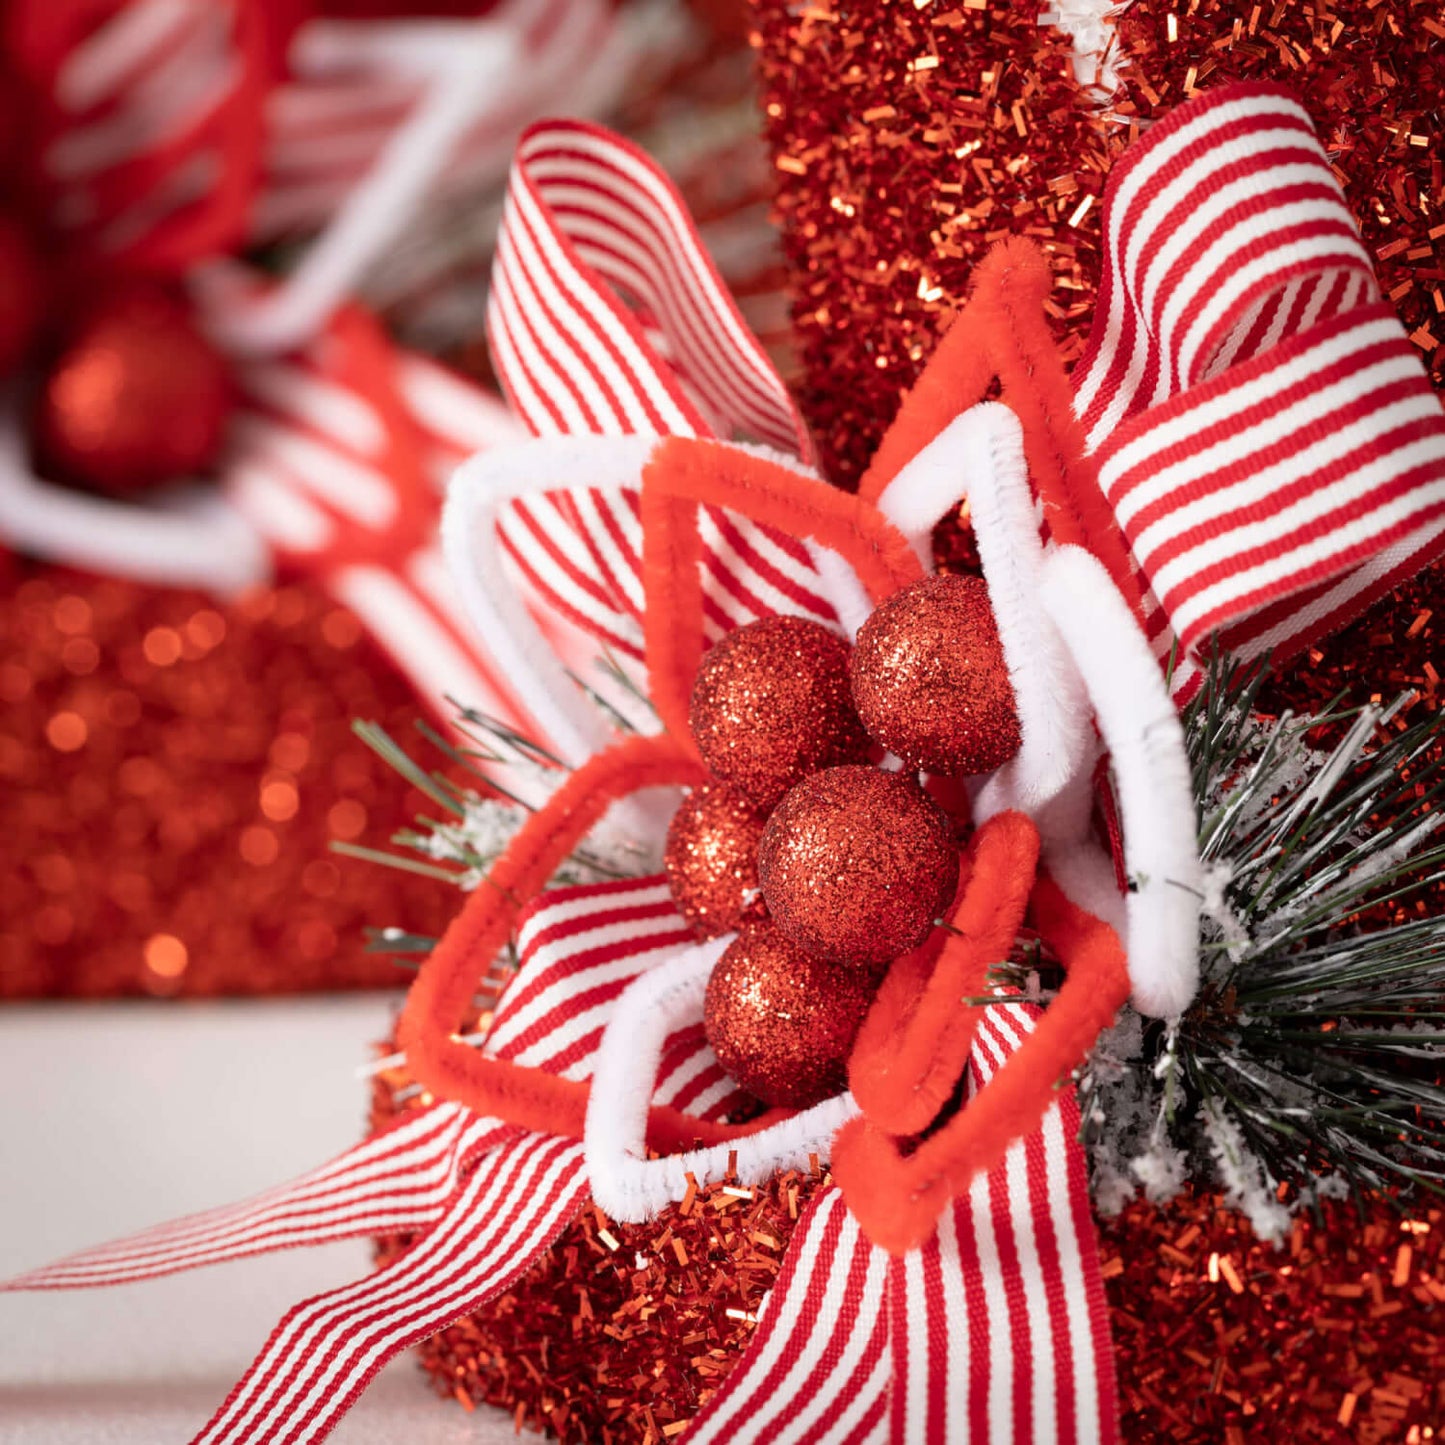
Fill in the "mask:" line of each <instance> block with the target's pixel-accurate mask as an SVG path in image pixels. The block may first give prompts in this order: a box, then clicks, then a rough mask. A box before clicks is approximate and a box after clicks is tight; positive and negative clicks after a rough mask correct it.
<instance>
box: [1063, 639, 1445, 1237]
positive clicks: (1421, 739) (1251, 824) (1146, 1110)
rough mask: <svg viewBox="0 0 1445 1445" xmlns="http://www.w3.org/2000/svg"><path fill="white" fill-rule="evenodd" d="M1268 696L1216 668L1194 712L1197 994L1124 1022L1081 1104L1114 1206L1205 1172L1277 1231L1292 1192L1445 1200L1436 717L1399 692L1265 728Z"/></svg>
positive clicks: (1441, 789)
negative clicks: (1201, 891) (1416, 711)
mask: <svg viewBox="0 0 1445 1445" xmlns="http://www.w3.org/2000/svg"><path fill="white" fill-rule="evenodd" d="M1263 681H1264V672H1263V669H1260V668H1257V667H1256V668H1251V667H1246V666H1244V665H1242V664H1238V663H1232V662H1228V661H1225V660H1222V659H1219V658H1216V659H1215V660H1214V661H1213V662H1212V663H1211V665H1210V667H1209V670H1208V675H1207V679H1206V682H1205V685H1204V686H1203V688H1202V689H1201V691H1200V692H1199V694H1198V695H1197V696H1196V697H1195V698H1194V700H1193V701H1192V702H1191V703H1190V704H1189V705H1188V707H1187V708H1186V709H1185V713H1184V725H1185V731H1186V735H1187V738H1188V743H1189V750H1190V757H1191V761H1192V764H1193V774H1194V791H1195V801H1196V808H1197V815H1198V823H1199V838H1200V852H1201V856H1202V859H1203V861H1204V864H1205V869H1206V900H1205V910H1204V912H1205V918H1204V927H1203V936H1202V939H1201V944H1202V959H1201V962H1202V971H1203V981H1202V985H1201V988H1200V993H1199V996H1198V998H1197V999H1196V1001H1195V1003H1194V1004H1193V1006H1192V1007H1191V1008H1190V1009H1189V1010H1188V1012H1187V1013H1186V1014H1185V1015H1184V1016H1183V1017H1182V1018H1180V1019H1178V1020H1176V1021H1173V1022H1172V1023H1168V1024H1166V1023H1162V1022H1158V1021H1151V1020H1143V1019H1141V1018H1139V1016H1137V1015H1133V1014H1126V1016H1125V1017H1124V1018H1123V1019H1122V1020H1121V1022H1120V1024H1119V1026H1118V1027H1117V1028H1116V1029H1115V1030H1113V1031H1112V1032H1111V1034H1110V1035H1108V1036H1106V1038H1105V1040H1104V1041H1103V1042H1102V1044H1101V1047H1100V1049H1099V1050H1098V1051H1097V1052H1096V1055H1095V1058H1094V1059H1093V1060H1092V1061H1091V1063H1090V1065H1089V1067H1088V1068H1087V1069H1086V1070H1085V1073H1084V1075H1083V1077H1082V1079H1081V1089H1082V1095H1083V1099H1082V1102H1083V1105H1084V1115H1085V1121H1086V1126H1085V1127H1086V1137H1087V1138H1088V1139H1089V1141H1090V1144H1091V1147H1092V1149H1093V1152H1094V1159H1095V1165H1096V1185H1097V1186H1098V1188H1099V1190H1100V1194H1101V1202H1103V1203H1104V1204H1105V1205H1106V1206H1108V1205H1111V1204H1114V1203H1117V1202H1120V1201H1121V1200H1122V1199H1123V1198H1124V1197H1126V1196H1127V1193H1128V1192H1130V1191H1131V1189H1132V1187H1133V1186H1134V1185H1137V1184H1142V1185H1143V1187H1144V1188H1145V1189H1146V1192H1149V1193H1151V1194H1152V1195H1154V1196H1156V1197H1164V1196H1167V1195H1168V1194H1169V1193H1170V1192H1171V1190H1172V1189H1174V1188H1177V1187H1178V1186H1179V1185H1180V1184H1181V1183H1182V1182H1183V1181H1184V1179H1185V1178H1188V1177H1195V1178H1205V1177H1207V1176H1208V1175H1209V1174H1211V1173H1212V1174H1214V1175H1216V1176H1220V1175H1222V1176H1223V1178H1224V1181H1225V1183H1226V1186H1227V1188H1228V1190H1229V1191H1230V1192H1232V1193H1233V1194H1234V1195H1235V1202H1236V1203H1240V1204H1241V1205H1243V1206H1244V1207H1245V1208H1246V1209H1247V1211H1248V1212H1249V1213H1250V1214H1251V1217H1252V1218H1253V1219H1254V1222H1255V1225H1256V1228H1258V1229H1259V1230H1260V1232H1261V1233H1264V1234H1270V1233H1275V1232H1277V1231H1278V1229H1279V1228H1280V1227H1282V1220H1283V1218H1284V1217H1285V1211H1284V1210H1283V1209H1282V1207H1281V1205H1280V1203H1279V1196H1280V1194H1281V1193H1282V1192H1283V1193H1284V1194H1286V1195H1288V1196H1290V1197H1293V1198H1296V1199H1297V1198H1300V1197H1308V1196H1311V1195H1313V1194H1314V1193H1317V1192H1319V1191H1320V1189H1321V1188H1323V1189H1325V1190H1326V1191H1328V1190H1331V1189H1334V1190H1341V1189H1344V1188H1352V1189H1370V1190H1386V1191H1392V1192H1395V1193H1400V1192H1408V1191H1409V1190H1412V1189H1416V1188H1424V1189H1429V1190H1435V1191H1440V1192H1445V1127H1442V1121H1445V1087H1442V1085H1445V917H1441V916H1439V915H1438V914H1431V913H1429V912H1428V911H1426V909H1427V906H1428V905H1427V902H1426V900H1425V898H1424V896H1423V895H1424V894H1425V893H1426V891H1427V890H1429V889H1430V888H1432V887H1434V886H1435V885H1436V884H1437V883H1440V882H1441V881H1442V880H1445V846H1441V845H1439V844H1437V843H1435V842H1434V837H1435V835H1436V829H1437V828H1438V827H1439V825H1440V824H1441V823H1442V822H1445V811H1442V809H1441V799H1442V796H1445V718H1442V717H1441V716H1440V715H1439V714H1434V713H1432V714H1431V715H1429V716H1427V717H1425V718H1423V719H1421V720H1419V721H1417V722H1415V723H1413V724H1407V723H1406V721H1405V719H1404V713H1405V711H1406V709H1407V707H1408V705H1409V703H1410V702H1411V700H1412V699H1411V698H1410V696H1409V695H1405V696H1402V697H1400V698H1397V699H1395V700H1394V701H1393V702H1392V703H1390V704H1389V705H1387V706H1384V707H1381V706H1378V705H1374V704H1372V705H1370V706H1367V707H1365V708H1359V709H1346V708H1343V707H1341V706H1339V705H1338V704H1336V705H1332V706H1331V707H1329V708H1328V709H1327V710H1326V711H1325V712H1323V713H1320V714H1316V715H1314V716H1310V717H1303V718H1299V717H1294V716H1292V715H1290V714H1285V715H1283V716H1281V717H1279V718H1277V719H1274V720H1271V721H1266V720H1264V719H1261V718H1259V717H1257V716H1256V715H1255V713H1254V705H1255V702H1256V700H1257V698H1258V695H1259V690H1260V687H1261V685H1262V683H1263ZM1329 736H1333V737H1335V738H1336V739H1337V741H1335V742H1334V744H1333V746H1332V747H1329V748H1324V747H1322V746H1320V744H1319V739H1321V738H1322V737H1329ZM1280 1186H1285V1188H1284V1190H1283V1191H1281V1189H1280Z"/></svg>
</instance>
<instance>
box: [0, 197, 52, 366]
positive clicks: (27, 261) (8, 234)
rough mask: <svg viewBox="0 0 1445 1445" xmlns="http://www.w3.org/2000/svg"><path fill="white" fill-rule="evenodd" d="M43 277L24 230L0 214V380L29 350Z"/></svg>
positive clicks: (38, 310)
mask: <svg viewBox="0 0 1445 1445" xmlns="http://www.w3.org/2000/svg"><path fill="white" fill-rule="evenodd" d="M42 283H43V278H42V275H41V270H40V263H39V261H37V260H36V257H35V249H34V247H33V246H32V245H31V244H30V237H29V236H28V235H26V233H25V228H24V227H23V226H21V225H20V223H19V222H18V221H16V220H15V219H14V218H13V217H11V216H6V215H0V377H6V376H9V375H10V373H11V372H12V371H14V370H15V368H16V366H17V365H18V364H19V363H20V360H21V358H22V357H23V356H24V355H25V353H26V352H27V351H28V350H29V349H30V343H31V341H32V340H33V339H34V336H35V329H36V327H37V326H38V325H39V324H40V314H41V310H42V307H43V304H44V303H43V301H42V291H41V288H42Z"/></svg>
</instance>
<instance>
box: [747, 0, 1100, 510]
mask: <svg viewBox="0 0 1445 1445" xmlns="http://www.w3.org/2000/svg"><path fill="white" fill-rule="evenodd" d="M1034 14H1035V7H1032V6H1027V5H1016V4H1013V3H1012V0H978V3H975V0H968V3H966V4H965V3H962V0H960V3H958V4H953V3H950V0H933V3H931V4H924V5H922V6H920V5H917V4H913V5H880V4H878V3H876V0H839V3H838V4H836V5H830V6H824V5H809V6H804V7H797V6H793V5H790V4H788V3H785V0H754V4H753V17H754V22H755V24H754V32H753V35H752V40H753V44H754V46H755V48H756V50H757V54H758V63H759V71H760V78H761V82H762V101H763V110H764V116H765V122H764V123H765V129H766V134H767V139H768V143H769V146H770V148H771V151H772V155H773V164H774V167H775V170H776V193H775V200H774V208H775V211H776V213H777V216H778V220H779V222H780V224H781V226H782V231H783V243H784V247H785V250H786V252H787V258H788V264H789V270H790V282H791V287H792V292H793V320H794V324H795V327H796V329H797V333H798V341H799V345H800V348H801V352H802V360H803V366H804V371H805V376H804V380H803V384H802V387H801V401H802V405H803V408H804V411H805V414H806V415H807V418H808V421H809V424H810V425H811V426H812V428H813V430H814V433H815V435H816V437H817V440H818V443H819V449H820V452H821V457H822V462H823V466H824V470H825V472H826V473H827V475H828V476H829V477H830V478H832V479H833V480H834V481H836V482H838V483H839V484H840V485H853V484H854V483H856V481H857V478H858V476H859V474H860V473H861V471H862V470H863V467H864V466H865V465H866V463H867V460H868V458H869V457H870V456H871V455H872V453H873V450H874V448H875V447H876V446H877V444H878V441H879V438H880V437H881V436H882V435H883V432H884V431H885V430H886V429H887V426H888V423H889V422H890V421H891V420H892V419H893V415H894V413H895V412H896V410H897V408H898V402H899V399H900V397H901V395H902V393H903V392H904V391H905V390H906V389H907V388H908V387H909V386H911V385H912V384H913V382H914V381H915V380H916V379H917V377H918V375H919V373H920V371H921V370H922V368H923V365H924V362H925V361H926V360H927V358H928V355H929V354H930V352H931V351H932V348H933V344H934V342H935V340H936V339H937V336H938V334H939V331H940V329H941V327H942V326H943V325H944V324H945V323H946V322H947V320H948V319H949V318H950V317H951V316H952V315H953V312H954V311H955V309H956V308H957V307H958V305H959V304H960V303H961V302H962V300H963V298H964V296H965V294H966V291H967V286H968V279H969V276H970V275H971V273H972V270H973V267H974V265H975V264H976V263H977V262H978V261H979V260H981V259H982V257H983V256H984V255H985V254H986V252H987V250H988V248H989V247H990V246H991V245H992V244H993V243H994V242H995V241H997V240H999V239H1000V238H1002V237H1004V236H1007V235H1016V234H1023V235H1029V236H1033V237H1035V238H1036V239H1038V240H1039V241H1040V242H1042V243H1043V245H1044V246H1045V249H1046V250H1047V252H1048V254H1049V255H1050V258H1051V260H1052V263H1053V266H1054V271H1055V277H1056V281H1055V290H1054V295H1053V298H1052V299H1051V302H1050V307H1051V310H1052V312H1053V314H1054V316H1055V320H1056V322H1057V324H1058V327H1059V334H1060V336H1061V338H1062V339H1063V340H1064V341H1065V343H1066V344H1067V345H1068V347H1069V348H1070V354H1073V355H1076V354H1077V353H1078V351H1079V350H1080V349H1081V338H1082V334H1083V331H1084V329H1085V325H1086V323H1087V320H1088V317H1089V316H1090V315H1091V314H1092V311H1093V287H1094V284H1095V282H1094V278H1095V276H1096V273H1097V254H1096V235H1095V227H1096V224H1097V220H1098V205H1097V196H1098V194H1099V193H1100V192H1101V190H1102V188H1103V177H1104V173H1105V171H1106V170H1107V167H1108V164H1109V161H1110V158H1111V150H1110V145H1109V142H1108V140H1107V137H1106V131H1105V127H1104V125H1103V122H1102V121H1100V120H1099V119H1098V117H1097V116H1096V115H1095V114H1094V113H1093V111H1092V110H1091V109H1090V108H1089V107H1088V106H1087V105H1085V104H1084V103H1083V101H1082V99H1081V96H1080V93H1079V90H1078V87H1077V85H1076V83H1075V81H1074V77H1073V63H1072V52H1071V49H1070V45H1069V42H1068V40H1067V38H1066V37H1063V36H1062V35H1060V34H1059V33H1058V32H1056V31H1054V30H1051V29H1049V28H1047V27H1041V26H1039V25H1038V24H1037V23H1036V22H1035V19H1034ZM1091 197H1092V198H1094V199H1092V200H1091V199H1090V198H1091Z"/></svg>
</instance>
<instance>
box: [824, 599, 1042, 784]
mask: <svg viewBox="0 0 1445 1445" xmlns="http://www.w3.org/2000/svg"><path fill="white" fill-rule="evenodd" d="M850 671H851V674H852V679H853V702H854V704H855V705H856V706H857V708H858V713H859V716H860V717H862V719H863V725H864V726H865V727H866V728H867V729H868V731H869V733H871V734H872V736H873V738H874V739H875V740H876V741H877V742H879V743H881V744H882V745H883V746H884V747H885V748H887V749H888V751H889V752H891V753H894V754H896V755H897V756H898V757H900V758H902V759H903V761H904V762H905V763H907V764H908V765H909V766H910V767H913V768H922V769H923V770H925V771H926V772H930V773H943V774H945V775H949V774H958V773H987V772H992V771H993V769H994V768H996V767H999V766H1000V765H1001V764H1003V763H1006V762H1007V761H1008V760H1009V759H1010V758H1011V757H1013V755H1014V754H1015V753H1016V752H1018V750H1019V743H1020V734H1019V719H1018V713H1017V711H1016V710H1015V708H1014V695H1013V687H1012V685H1011V684H1010V682H1009V677H1008V668H1007V667H1006V666H1005V664H1004V656H1003V647H1002V645H1001V644H1000V642H999V638H998V625H997V623H995V621H994V616H993V609H992V608H991V607H990V606H989V603H988V588H987V587H986V586H985V585H984V583H983V580H982V579H981V578H979V577H959V576H937V577H925V578H924V579H923V580H922V581H921V582H915V583H913V584H912V585H911V586H909V587H905V588H903V589H902V591H900V592H896V593H894V595H893V596H892V597H890V598H889V599H888V600H887V601H886V602H885V603H883V605H882V606H881V607H879V608H878V610H877V611H876V612H874V613H873V615H872V616H871V617H870V618H869V619H868V620H867V622H865V623H864V624H863V626H862V628H861V629H859V632H858V644H857V646H856V647H855V648H854V650H853V658H852V662H851V664H850Z"/></svg>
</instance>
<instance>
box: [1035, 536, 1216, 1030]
mask: <svg viewBox="0 0 1445 1445" xmlns="http://www.w3.org/2000/svg"><path fill="white" fill-rule="evenodd" d="M1042 599H1043V604H1044V606H1045V608H1047V610H1048V612H1049V614H1050V616H1051V617H1052V618H1053V621H1054V625H1055V626H1056V627H1057V628H1058V630H1059V633H1060V635H1061V636H1062V637H1063V640H1064V642H1065V644H1066V646H1067V647H1068V650H1069V653H1070V655H1071V657H1072V659H1073V663H1074V665H1075V667H1077V669H1078V671H1079V675H1080V676H1081V677H1082V679H1083V682H1084V686H1085V687H1086V689H1087V690H1088V695H1089V700H1090V702H1091V703H1092V705H1093V709H1094V713H1095V716H1096V718H1097V721H1098V725H1099V731H1100V733H1101V734H1102V735H1103V739H1104V743H1105V745H1106V746H1107V747H1108V749H1109V752H1110V754H1111V756H1112V761H1113V768H1114V777H1115V781H1116V784H1117V789H1118V800H1119V811H1120V822H1121V825H1122V828H1123V834H1124V862H1125V866H1126V868H1127V870H1128V874H1129V878H1130V887H1131V891H1130V893H1129V896H1128V900H1127V909H1126V915H1127V926H1126V934H1127V936H1126V938H1125V946H1126V948H1127V951H1128V956H1129V978H1130V982H1131V983H1132V985H1133V1003H1134V1006H1135V1008H1137V1009H1138V1010H1139V1012H1140V1013H1142V1014H1146V1015H1148V1016H1150V1017H1153V1018H1173V1017H1177V1016H1178V1015H1179V1014H1180V1013H1182V1012H1183V1011H1184V1009H1186V1008H1187V1007H1188V1006H1189V1004H1190V1002H1191V1001H1192V999H1193V998H1194V995H1195V992H1196V991H1197V989H1198V987H1199V913H1200V906H1201V903H1202V901H1203V895H1202V889H1201V869H1200V863H1199V848H1198V838H1197V833H1196V824H1195V815H1194V796H1193V787H1192V783H1191V775H1190V768H1189V756H1188V752H1187V751H1186V748H1185V742H1184V730H1183V727H1182V726H1181V724H1180V721H1179V715H1178V713H1177V712H1176V711H1175V708H1174V704H1173V702H1172V701H1171V700H1170V697H1169V693H1168V690H1167V688H1166V687H1165V684H1164V678H1163V675H1162V674H1161V672H1160V670H1159V663H1158V660H1157V659H1156V658H1155V656H1154V654H1153V652H1152V650H1151V649H1150V647H1149V644H1148V641H1147V640H1146V638H1145V636H1144V633H1143V631H1142V629H1141V628H1140V627H1139V625H1138V623H1137V622H1136V621H1135V619H1134V617H1133V615H1132V614H1131V612H1130V611H1129V608H1128V605H1127V604H1126V602H1125V601H1124V599H1123V597H1122V596H1121V595H1120V593H1119V590H1118V588H1117V587H1115V586H1114V583H1113V582H1112V581H1111V579H1110V578H1109V575H1108V573H1106V572H1105V571H1104V568H1103V567H1102V566H1101V565H1100V563H1099V562H1098V561H1097V560H1096V559H1095V558H1094V557H1092V556H1090V555H1089V554H1088V553H1087V552H1085V551H1083V550H1082V549H1081V548H1078V547H1061V548H1059V549H1057V550H1056V551H1055V552H1053V553H1052V554H1051V555H1050V556H1049V557H1048V558H1047V560H1046V561H1045V563H1044V573H1043V588H1042Z"/></svg>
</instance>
